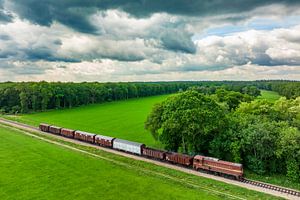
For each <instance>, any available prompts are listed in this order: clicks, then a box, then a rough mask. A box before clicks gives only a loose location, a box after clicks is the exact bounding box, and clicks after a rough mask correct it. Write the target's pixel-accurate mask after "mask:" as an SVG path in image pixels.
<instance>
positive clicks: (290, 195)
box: [0, 118, 300, 200]
mask: <svg viewBox="0 0 300 200" xmlns="http://www.w3.org/2000/svg"><path fill="white" fill-rule="evenodd" d="M0 122H4V123H5V122H6V123H5V124H7V125H16V126H17V127H19V128H21V127H23V128H27V129H31V130H34V131H40V130H39V128H37V127H34V126H31V125H27V124H23V123H20V122H16V121H12V120H7V119H4V118H0ZM55 136H56V137H62V136H57V135H55ZM65 139H66V138H65ZM89 145H92V144H89ZM93 146H95V145H93ZM112 151H116V150H112ZM147 159H149V158H147ZM159 162H160V161H159ZM181 168H186V167H183V166H181ZM197 173H201V172H197ZM235 182H241V183H244V184H247V185H251V186H255V187H260V188H263V189H264V190H262V191H261V192H266V190H271V191H274V192H276V193H283V194H286V195H287V196H282V195H276V196H281V197H284V198H286V199H293V200H294V199H299V200H300V191H297V190H293V189H290V188H285V187H281V186H277V185H272V184H269V183H264V182H260V181H255V180H251V179H247V178H242V179H241V180H235ZM235 185H237V184H235ZM250 189H251V188H250ZM266 193H268V194H272V193H270V192H266Z"/></svg>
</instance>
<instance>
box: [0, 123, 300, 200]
mask: <svg viewBox="0 0 300 200" xmlns="http://www.w3.org/2000/svg"><path fill="white" fill-rule="evenodd" d="M0 123H2V124H4V125H8V126H12V127H15V128H17V129H21V130H23V131H21V132H22V133H24V134H26V135H30V136H32V137H35V138H38V139H40V140H44V141H47V142H50V143H53V144H56V145H60V146H63V147H65V148H69V149H72V150H76V151H80V152H82V153H86V154H89V155H91V156H95V157H99V158H101V159H104V158H105V157H101V156H99V155H97V154H92V153H90V152H87V151H84V150H80V149H77V148H75V147H71V146H69V145H65V144H62V143H59V142H55V141H53V140H50V139H46V138H44V137H42V136H38V135H34V134H30V133H29V132H34V133H38V134H41V135H46V134H47V133H45V132H42V131H39V130H38V129H37V128H35V127H32V126H29V125H26V124H21V123H16V122H13V121H10V120H6V119H3V118H0ZM26 131H29V132H26ZM47 136H51V137H53V138H57V139H60V140H63V141H67V142H72V143H75V144H79V145H83V146H88V147H94V148H97V149H101V150H102V151H106V152H109V153H113V154H117V155H121V156H124V157H128V158H132V159H135V160H141V161H144V162H148V163H152V164H155V165H159V166H163V167H167V168H170V169H175V170H178V171H182V172H185V173H188V174H193V175H196V176H201V177H205V178H210V179H214V180H217V181H221V182H224V183H228V184H231V185H236V186H239V187H243V188H247V189H250V190H255V191H258V192H263V193H267V194H271V195H274V196H278V197H282V198H285V199H291V200H300V198H299V197H296V196H292V195H288V194H285V193H281V192H278V191H274V190H270V189H266V188H261V187H258V186H254V185H249V184H246V183H242V182H239V181H235V180H230V179H226V178H223V177H219V176H214V175H210V174H204V173H200V172H197V171H195V170H192V169H187V168H183V167H180V166H176V165H172V164H169V163H164V162H160V161H155V160H151V159H147V158H144V157H140V156H136V155H132V154H127V153H124V152H120V151H116V150H113V149H107V148H103V147H100V146H95V145H93V144H88V143H85V142H81V141H78V140H74V139H69V138H65V137H61V136H58V135H53V134H47ZM105 159H106V160H109V161H110V162H117V161H115V160H112V159H108V158H105ZM123 164H124V163H123ZM155 173H157V172H155ZM159 175H163V176H166V175H165V174H159ZM168 178H170V179H178V178H175V177H168ZM181 181H182V180H181ZM185 182H186V181H185ZM187 184H189V185H192V183H187ZM198 187H201V188H202V189H203V186H198ZM204 189H206V190H211V189H209V188H204ZM211 192H215V193H222V192H218V191H213V190H211ZM222 194H224V195H226V196H228V197H231V198H234V199H243V198H242V197H237V196H233V195H230V194H226V193H222Z"/></svg>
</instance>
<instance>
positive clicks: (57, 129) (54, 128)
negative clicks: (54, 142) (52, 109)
mask: <svg viewBox="0 0 300 200" xmlns="http://www.w3.org/2000/svg"><path fill="white" fill-rule="evenodd" d="M60 131H61V127H58V126H49V132H50V133H53V134H56V135H60Z"/></svg>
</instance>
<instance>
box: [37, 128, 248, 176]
mask: <svg viewBox="0 0 300 200" xmlns="http://www.w3.org/2000/svg"><path fill="white" fill-rule="evenodd" d="M39 129H40V130H41V131H43V132H47V133H51V134H55V135H60V136H63V137H67V138H72V139H75V140H80V141H83V142H87V143H91V144H94V145H99V146H102V147H106V148H111V149H114V150H118V151H123V152H126V153H130V154H135V155H139V156H143V157H146V158H149V159H155V160H159V161H162V162H168V163H172V164H174V165H180V166H183V167H187V168H192V169H194V170H197V171H203V172H206V173H213V174H216V175H220V176H225V177H228V178H234V179H237V180H242V179H243V165H242V164H240V163H233V162H228V161H223V160H220V159H218V158H213V157H207V156H203V155H195V156H191V155H186V154H181V153H177V152H170V151H165V150H159V149H155V148H151V147H147V146H146V145H145V144H143V143H138V142H132V141H128V140H123V139H119V138H115V137H109V136H104V135H99V134H95V133H89V132H84V131H80V130H72V129H68V128H62V127H58V126H54V125H49V124H46V123H41V124H40V125H39Z"/></svg>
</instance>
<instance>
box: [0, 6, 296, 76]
mask: <svg viewBox="0 0 300 200" xmlns="http://www.w3.org/2000/svg"><path fill="white" fill-rule="evenodd" d="M258 79H289V80H300V0H294V1H292V0H230V1H228V0H168V1H165V0H160V1H158V0H113V1H112V0H86V1H81V0H59V1H58V0H0V82H3V81H42V80H46V81H63V82H65V81H74V82H82V81H99V82H108V81H109V82H119V81H174V80H176V81H177V80H258Z"/></svg>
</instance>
